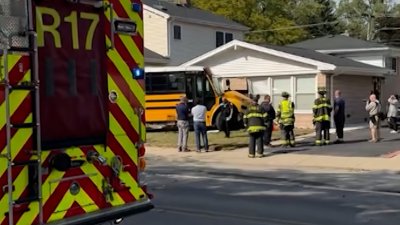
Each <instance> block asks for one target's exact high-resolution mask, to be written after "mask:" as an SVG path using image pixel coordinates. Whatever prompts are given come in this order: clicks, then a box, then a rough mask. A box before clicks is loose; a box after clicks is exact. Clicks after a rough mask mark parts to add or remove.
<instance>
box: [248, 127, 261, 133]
mask: <svg viewBox="0 0 400 225" xmlns="http://www.w3.org/2000/svg"><path fill="white" fill-rule="evenodd" d="M262 130H265V126H249V128H248V129H247V131H249V132H258V131H262Z"/></svg>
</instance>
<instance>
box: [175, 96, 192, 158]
mask: <svg viewBox="0 0 400 225" xmlns="http://www.w3.org/2000/svg"><path fill="white" fill-rule="evenodd" d="M187 101H188V100H187V98H186V97H185V96H184V97H181V98H180V102H179V104H178V105H176V114H177V126H178V151H180V152H182V151H184V152H188V151H189V150H188V148H187V141H188V136H189V113H190V111H189V107H188V105H187Z"/></svg>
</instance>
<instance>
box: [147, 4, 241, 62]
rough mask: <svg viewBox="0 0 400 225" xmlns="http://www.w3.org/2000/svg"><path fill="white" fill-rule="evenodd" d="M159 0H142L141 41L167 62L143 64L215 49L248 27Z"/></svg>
mask: <svg viewBox="0 0 400 225" xmlns="http://www.w3.org/2000/svg"><path fill="white" fill-rule="evenodd" d="M176 2H177V3H178V4H174V3H171V2H170V1H162V0H143V4H144V6H143V9H144V10H143V21H144V45H145V48H147V49H148V50H150V51H153V52H155V53H157V54H159V55H161V56H162V57H164V58H165V59H167V61H168V62H165V63H153V62H150V61H149V60H147V59H145V62H146V66H173V65H179V64H181V63H183V62H186V61H187V60H189V59H192V58H195V57H197V56H199V55H201V54H203V53H205V52H208V51H210V50H212V49H215V48H217V47H219V46H221V45H223V44H225V43H228V42H229V41H231V40H233V39H238V40H242V39H243V38H244V33H245V32H246V31H248V30H249V28H248V27H246V26H243V25H241V24H238V23H236V22H233V21H231V20H228V19H226V18H225V17H223V16H219V15H215V14H213V13H211V12H208V11H204V10H200V9H197V8H194V7H191V6H190V4H184V3H181V2H184V1H176Z"/></svg>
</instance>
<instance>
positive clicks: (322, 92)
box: [318, 87, 326, 95]
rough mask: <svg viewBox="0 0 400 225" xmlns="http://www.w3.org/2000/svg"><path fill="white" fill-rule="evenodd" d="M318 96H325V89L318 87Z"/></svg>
mask: <svg viewBox="0 0 400 225" xmlns="http://www.w3.org/2000/svg"><path fill="white" fill-rule="evenodd" d="M318 94H320V95H326V88H324V87H319V88H318Z"/></svg>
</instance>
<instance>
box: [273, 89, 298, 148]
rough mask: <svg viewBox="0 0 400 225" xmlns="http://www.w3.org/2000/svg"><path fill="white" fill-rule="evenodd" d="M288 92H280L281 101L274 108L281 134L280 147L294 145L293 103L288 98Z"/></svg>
mask: <svg viewBox="0 0 400 225" xmlns="http://www.w3.org/2000/svg"><path fill="white" fill-rule="evenodd" d="M289 96H290V95H289V93H288V92H286V91H284V92H282V98H283V99H282V101H281V102H280V103H279V106H278V108H277V110H276V118H277V121H278V123H279V126H280V129H281V134H282V147H289V146H290V147H294V146H295V140H294V132H293V129H294V121H295V116H294V103H293V102H292V101H290V100H289Z"/></svg>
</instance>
